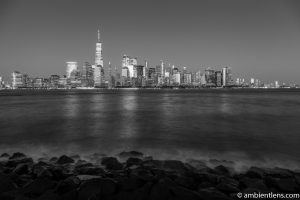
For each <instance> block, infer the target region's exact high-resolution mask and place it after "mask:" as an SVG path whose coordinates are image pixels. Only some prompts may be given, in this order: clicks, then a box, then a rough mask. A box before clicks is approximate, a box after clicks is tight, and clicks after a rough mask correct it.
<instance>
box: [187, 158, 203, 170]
mask: <svg viewBox="0 0 300 200" xmlns="http://www.w3.org/2000/svg"><path fill="white" fill-rule="evenodd" d="M187 164H188V165H190V166H192V167H194V168H195V169H196V170H201V169H204V168H207V165H206V163H205V162H204V161H202V160H195V159H189V160H187Z"/></svg>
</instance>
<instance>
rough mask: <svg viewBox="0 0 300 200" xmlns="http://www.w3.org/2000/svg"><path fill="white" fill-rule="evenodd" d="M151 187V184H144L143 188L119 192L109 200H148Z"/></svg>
mask: <svg viewBox="0 0 300 200" xmlns="http://www.w3.org/2000/svg"><path fill="white" fill-rule="evenodd" d="M151 187H152V183H150V182H149V183H146V184H145V185H144V186H142V187H140V188H138V189H136V190H132V191H125V190H120V191H119V192H118V193H117V194H115V195H114V196H113V197H112V198H111V199H120V200H144V199H145V200H146V199H147V200H148V199H149V198H148V196H149V193H150V190H151Z"/></svg>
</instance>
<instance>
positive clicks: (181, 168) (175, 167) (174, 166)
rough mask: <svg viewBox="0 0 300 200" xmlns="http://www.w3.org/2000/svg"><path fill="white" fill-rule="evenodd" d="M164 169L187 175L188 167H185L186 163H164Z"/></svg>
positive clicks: (168, 161)
mask: <svg viewBox="0 0 300 200" xmlns="http://www.w3.org/2000/svg"><path fill="white" fill-rule="evenodd" d="M162 169H164V170H171V171H176V172H178V173H185V172H186V171H187V167H186V166H185V165H184V163H183V162H181V161H178V160H165V161H163V163H162Z"/></svg>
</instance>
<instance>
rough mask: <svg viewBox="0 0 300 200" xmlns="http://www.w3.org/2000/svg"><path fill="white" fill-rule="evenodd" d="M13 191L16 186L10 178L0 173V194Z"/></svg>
mask: <svg viewBox="0 0 300 200" xmlns="http://www.w3.org/2000/svg"><path fill="white" fill-rule="evenodd" d="M15 189H17V185H16V184H15V183H14V181H13V179H12V177H11V176H10V175H6V174H1V173H0V194H1V193H3V192H7V191H11V190H15Z"/></svg>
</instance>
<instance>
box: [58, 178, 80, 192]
mask: <svg viewBox="0 0 300 200" xmlns="http://www.w3.org/2000/svg"><path fill="white" fill-rule="evenodd" d="M80 182H81V181H80V180H79V178H78V177H75V176H72V177H68V178H66V179H65V180H62V181H60V182H59V183H58V184H57V186H56V188H55V192H56V193H58V194H59V195H62V194H65V193H67V192H70V191H73V190H75V189H76V188H77V187H78V185H79V184H80Z"/></svg>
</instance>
